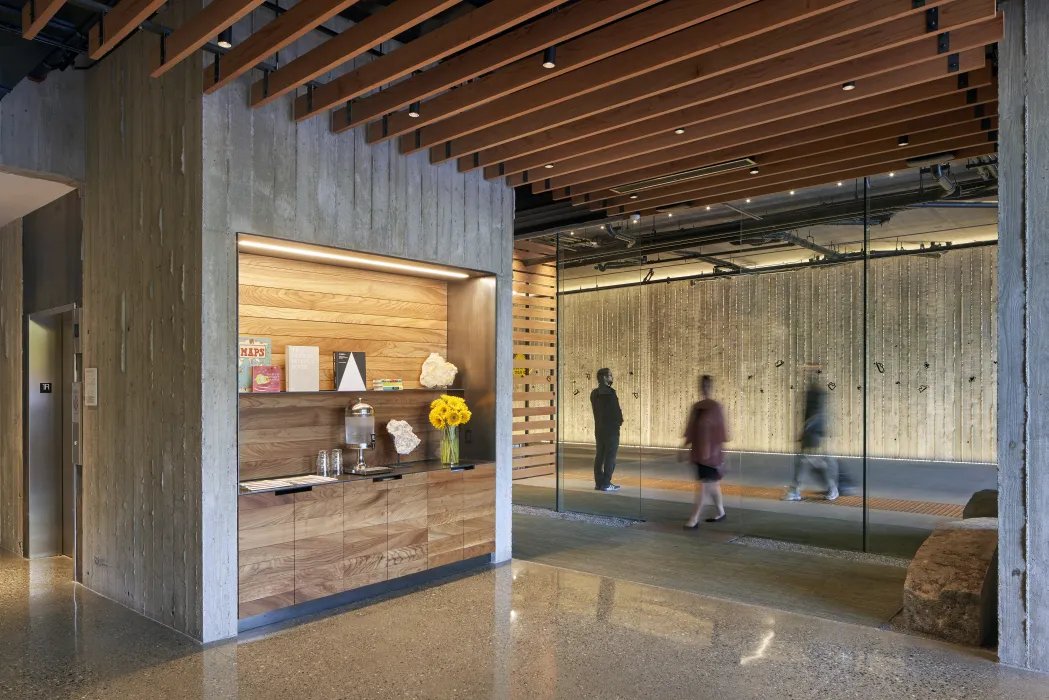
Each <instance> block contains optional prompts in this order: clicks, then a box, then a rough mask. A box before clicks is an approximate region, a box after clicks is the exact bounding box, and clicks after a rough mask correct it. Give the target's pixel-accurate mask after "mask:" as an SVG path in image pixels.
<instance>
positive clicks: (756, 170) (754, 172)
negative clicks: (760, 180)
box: [750, 165, 761, 175]
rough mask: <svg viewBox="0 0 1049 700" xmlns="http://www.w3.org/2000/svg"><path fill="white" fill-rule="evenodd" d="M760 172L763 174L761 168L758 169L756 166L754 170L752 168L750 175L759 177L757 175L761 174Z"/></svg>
mask: <svg viewBox="0 0 1049 700" xmlns="http://www.w3.org/2000/svg"><path fill="white" fill-rule="evenodd" d="M760 172H761V168H759V167H758V166H756V165H755V166H754V167H753V168H751V169H750V174H751V175H757V174H758V173H760Z"/></svg>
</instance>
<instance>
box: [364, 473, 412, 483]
mask: <svg viewBox="0 0 1049 700" xmlns="http://www.w3.org/2000/svg"><path fill="white" fill-rule="evenodd" d="M402 478H404V474H390V475H388V476H377V477H375V478H374V479H372V481H373V482H375V483H378V482H380V481H400V480H401V479H402Z"/></svg>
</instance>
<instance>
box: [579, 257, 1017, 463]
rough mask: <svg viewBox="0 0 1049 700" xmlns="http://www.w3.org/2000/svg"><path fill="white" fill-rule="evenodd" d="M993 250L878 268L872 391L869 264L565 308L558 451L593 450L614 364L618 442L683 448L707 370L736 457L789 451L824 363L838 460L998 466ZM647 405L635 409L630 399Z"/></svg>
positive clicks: (628, 293)
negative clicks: (599, 404)
mask: <svg viewBox="0 0 1049 700" xmlns="http://www.w3.org/2000/svg"><path fill="white" fill-rule="evenodd" d="M997 254H998V250H997V248H996V247H995V246H986V247H980V248H973V249H968V250H956V251H950V252H945V253H942V254H941V256H940V257H938V258H932V257H928V256H917V255H915V256H905V257H896V258H887V259H882V260H878V259H875V260H873V261H871V265H870V277H869V284H868V288H869V297H868V300H867V311H868V326H867V330H868V358H867V363H868V367H867V369H868V381H869V385H868V386H867V387H866V391H864V388H865V387H864V386H863V369H864V368H863V298H862V295H863V287H862V279H863V277H862V275H863V268H862V263H849V264H845V265H836V266H830V267H821V268H810V269H801V270H794V271H790V272H778V273H768V274H749V275H741V276H734V277H723V278H718V279H711V280H703V281H697V282H695V283H694V284H693V283H690V282H689V281H678V282H669V283H665V282H659V283H653V284H647V285H643V286H640V287H638V286H634V287H622V288H618V289H605V290H595V291H590V292H580V293H572V294H567V295H564V296H562V297H561V298H560V303H561V306H562V308H561V314H562V321H563V322H562V324H561V333H560V336H559V338H558V340H559V346H560V349H561V371H562V373H563V377H562V379H563V387H564V396H563V397H562V400H561V402H560V404H559V408H560V410H561V412H562V419H563V420H562V426H563V427H564V431H563V434H562V439H563V440H564V441H565V442H584V443H590V442H593V418H592V415H591V411H590V406H589V402H588V401H587V397H588V395H589V390H590V388H591V387H592V385H593V383H594V382H593V379H592V375H593V373H594V372H595V371H596V370H595V368H597V367H611V368H612V370H613V372H614V373H615V376H616V386H617V389H618V391H619V395H620V397H621V401H622V403H623V412H624V418H625V423H624V425H623V431H622V442H623V444H639V445H643V446H650V447H676V446H678V445H680V444H681V432H682V430H683V428H684V424H685V418H686V416H687V412H688V408H689V406H690V405H691V404H692V402H693V401H695V400H696V398H697V394H698V387H697V381H696V380H697V378H698V376H699V375H700V374H704V373H705V374H710V375H713V377H714V380H715V396H716V398H718V400H720V401H722V402H723V403H724V405H725V409H726V414H727V417H728V420H729V422H730V425H729V428H730V433H731V435H732V438H733V440H732V443H731V444H730V448H731V449H734V450H745V451H754V452H790V451H792V450H793V449H794V445H795V444H796V443H795V440H796V439H797V435H798V433H799V430H800V426H801V409H802V399H803V396H804V371H803V366H804V364H805V363H808V362H816V363H819V364H820V365H821V366H822V375H821V383H822V384H823V386H824V387H825V388H827V389H828V394H829V400H830V404H829V407H828V408H829V412H830V419H831V431H832V432H831V435H830V449H831V450H833V451H834V452H836V453H838V454H844V455H859V454H861V453H862V444H863V402H864V400H866V402H867V431H868V432H867V437H868V440H869V446H870V455H871V456H872V457H884V458H896V459H919V460H932V461H965V462H982V463H993V462H995V461H996V460H997V457H996V450H997V426H996V424H995V415H996V406H997V384H996V382H997V373H996V370H997V367H996V361H997V343H996V340H997V332H998V331H997V325H996V322H997V315H996V314H997V303H998V299H997V289H998V287H997ZM633 396H637V397H638V398H637V399H633V398H632V397H633Z"/></svg>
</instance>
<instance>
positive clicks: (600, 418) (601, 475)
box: [590, 367, 623, 491]
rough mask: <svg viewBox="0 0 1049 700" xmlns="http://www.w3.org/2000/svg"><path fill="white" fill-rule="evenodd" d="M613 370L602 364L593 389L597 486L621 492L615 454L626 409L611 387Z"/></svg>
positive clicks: (591, 401)
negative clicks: (614, 480)
mask: <svg viewBox="0 0 1049 700" xmlns="http://www.w3.org/2000/svg"><path fill="white" fill-rule="evenodd" d="M612 382H613V377H612V370H610V369H608V368H607V367H602V368H601V369H599V370H597V388H596V389H594V390H593V391H591V392H590V407H591V408H592V409H593V410H594V441H595V442H596V443H597V454H595V455H594V488H595V489H596V490H598V491H618V490H619V487H618V486H616V485H615V484H613V483H612V472H614V471H615V470H616V454H617V453H618V452H619V429H620V427H621V426H622V425H623V411H622V409H620V407H619V397H618V396H617V395H616V390H615V389H613V388H612Z"/></svg>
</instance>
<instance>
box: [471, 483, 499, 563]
mask: <svg viewBox="0 0 1049 700" xmlns="http://www.w3.org/2000/svg"><path fill="white" fill-rule="evenodd" d="M493 552H495V465H494V464H478V465H477V466H475V467H474V468H473V469H468V470H467V471H464V472H463V559H470V558H472V557H479V556H481V555H483V554H491V553H493Z"/></svg>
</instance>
